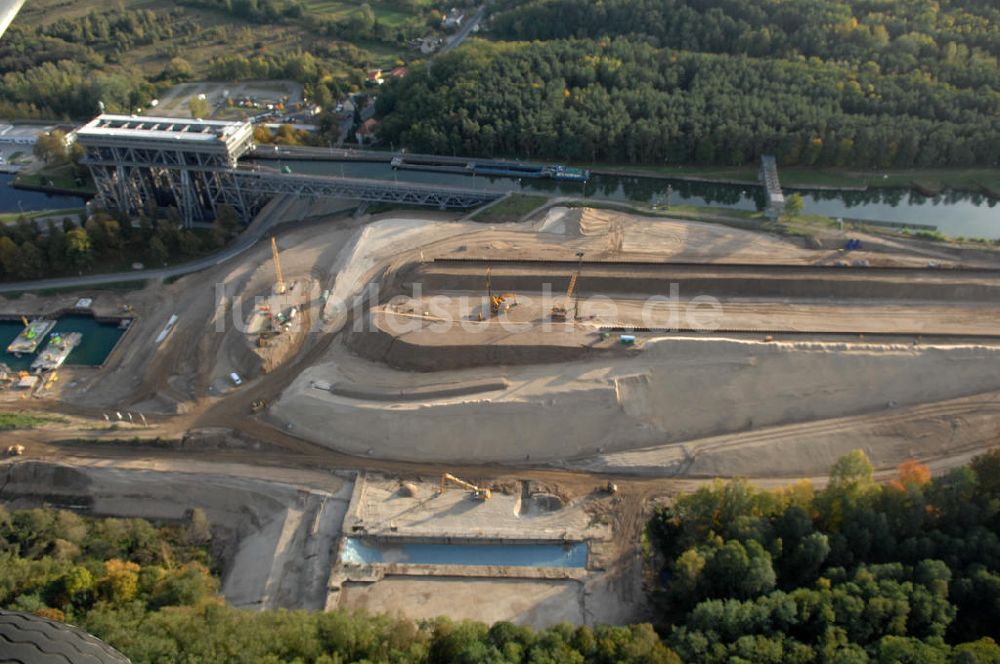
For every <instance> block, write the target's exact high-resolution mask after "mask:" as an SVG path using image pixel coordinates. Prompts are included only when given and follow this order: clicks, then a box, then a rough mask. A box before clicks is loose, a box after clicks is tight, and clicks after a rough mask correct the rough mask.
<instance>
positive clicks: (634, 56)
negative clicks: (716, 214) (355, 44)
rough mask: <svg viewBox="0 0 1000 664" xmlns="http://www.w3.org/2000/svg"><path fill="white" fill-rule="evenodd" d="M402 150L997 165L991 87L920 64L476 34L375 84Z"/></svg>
mask: <svg viewBox="0 0 1000 664" xmlns="http://www.w3.org/2000/svg"><path fill="white" fill-rule="evenodd" d="M378 110H379V113H380V117H381V118H382V120H383V121H382V125H381V127H380V130H379V131H380V136H381V137H382V139H383V140H385V141H387V142H392V143H395V144H397V145H405V146H407V147H408V148H410V149H412V150H414V151H427V152H437V153H443V154H451V153H456V154H476V155H485V156H506V157H522V158H550V159H561V160H569V161H609V162H627V163H641V164H664V163H674V164H676V163H698V164H732V165H738V164H744V163H747V162H751V161H754V160H756V159H757V158H758V157H759V156H760V155H761V154H767V153H773V154H776V155H777V156H778V158H779V160H780V161H781V163H782V164H784V165H804V166H850V167H866V168H872V167H877V168H890V167H900V168H906V167H914V166H918V167H919V166H969V165H981V166H994V165H996V164H997V163H998V160H1000V149H998V147H1000V92H998V91H997V90H990V89H963V88H957V87H955V86H954V85H951V84H948V83H944V82H941V81H937V80H935V79H934V78H933V77H931V76H927V75H926V74H925V73H924V72H922V71H913V72H907V73H899V74H888V73H884V72H882V71H880V69H879V67H878V66H877V65H874V64H872V65H871V66H869V65H868V64H865V65H862V66H860V67H856V66H853V65H851V64H848V63H841V62H833V61H830V62H825V61H821V60H817V59H812V60H786V59H775V58H754V57H749V56H745V55H728V54H714V53H697V52H691V51H679V50H673V49H664V48H657V47H655V46H652V45H650V44H648V43H645V42H642V41H636V40H634V39H631V38H625V37H620V38H605V39H600V40H594V39H580V40H577V39H571V40H557V41H548V42H531V43H512V42H503V43H490V42H483V41H474V42H472V43H470V44H466V45H464V46H463V47H462V48H461V49H458V50H457V51H455V52H452V53H449V54H447V55H445V56H442V57H440V58H438V59H437V60H435V62H434V65H433V67H431V68H429V69H428V68H417V69H415V70H414V71H412V72H411V73H410V75H409V76H408V77H407V78H405V79H403V80H401V81H392V82H389V83H387V84H386V85H385V86H383V90H382V91H381V94H380V97H379V106H378Z"/></svg>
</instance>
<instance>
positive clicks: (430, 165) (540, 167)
mask: <svg viewBox="0 0 1000 664" xmlns="http://www.w3.org/2000/svg"><path fill="white" fill-rule="evenodd" d="M389 165H390V166H391V167H392V168H394V169H401V170H408V171H431V172H435V173H456V174H459V175H485V176H487V177H506V178H535V179H542V178H549V179H552V180H559V181H561V182H587V181H588V180H589V179H590V171H588V170H587V169H584V168H574V167H572V166H563V165H561V164H527V163H520V162H513V161H465V160H462V159H460V158H455V157H406V156H396V157H393V158H392V161H390V162H389Z"/></svg>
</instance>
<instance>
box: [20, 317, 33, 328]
mask: <svg viewBox="0 0 1000 664" xmlns="http://www.w3.org/2000/svg"><path fill="white" fill-rule="evenodd" d="M21 322H22V323H24V326H25V327H31V323H29V322H28V318H27V317H26V316H21Z"/></svg>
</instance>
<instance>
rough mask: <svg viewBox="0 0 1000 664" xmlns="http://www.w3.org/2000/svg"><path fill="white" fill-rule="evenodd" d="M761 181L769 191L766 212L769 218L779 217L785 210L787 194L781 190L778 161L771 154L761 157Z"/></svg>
mask: <svg viewBox="0 0 1000 664" xmlns="http://www.w3.org/2000/svg"><path fill="white" fill-rule="evenodd" d="M759 177H760V182H761V184H763V185H764V189H765V190H766V191H767V209H766V210H765V211H764V214H765V215H766V216H767V218H768V219H772V220H773V219H777V218H778V217H780V216H781V215H782V213H784V211H785V194H784V193H782V191H781V182H780V181H779V180H778V162H777V160H776V159H775V158H774V157H773V156H772V155H769V154H766V155H763V156H762V157H761V158H760V176H759Z"/></svg>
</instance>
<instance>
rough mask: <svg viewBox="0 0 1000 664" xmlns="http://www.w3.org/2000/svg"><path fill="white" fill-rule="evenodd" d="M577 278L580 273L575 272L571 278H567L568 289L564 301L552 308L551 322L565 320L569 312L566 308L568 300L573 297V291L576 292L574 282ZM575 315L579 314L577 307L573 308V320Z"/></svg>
mask: <svg viewBox="0 0 1000 664" xmlns="http://www.w3.org/2000/svg"><path fill="white" fill-rule="evenodd" d="M579 277H580V272H579V271H576V272H574V273H573V276H572V277H570V278H569V288H567V289H566V299H565V300H564V301H563V303H562V304H557V305H555V306H553V307H552V320H555V321H565V320H566V318H567V317H568V315H569V310H568V309H567V307H568V306H569V301H570V299H571V298H572V297H573V291H574V290H576V280H577V279H578V278H579ZM577 314H579V310H578V308H577V307H575V306H574V314H573V317H574V318H575V317H576V316H577Z"/></svg>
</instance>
